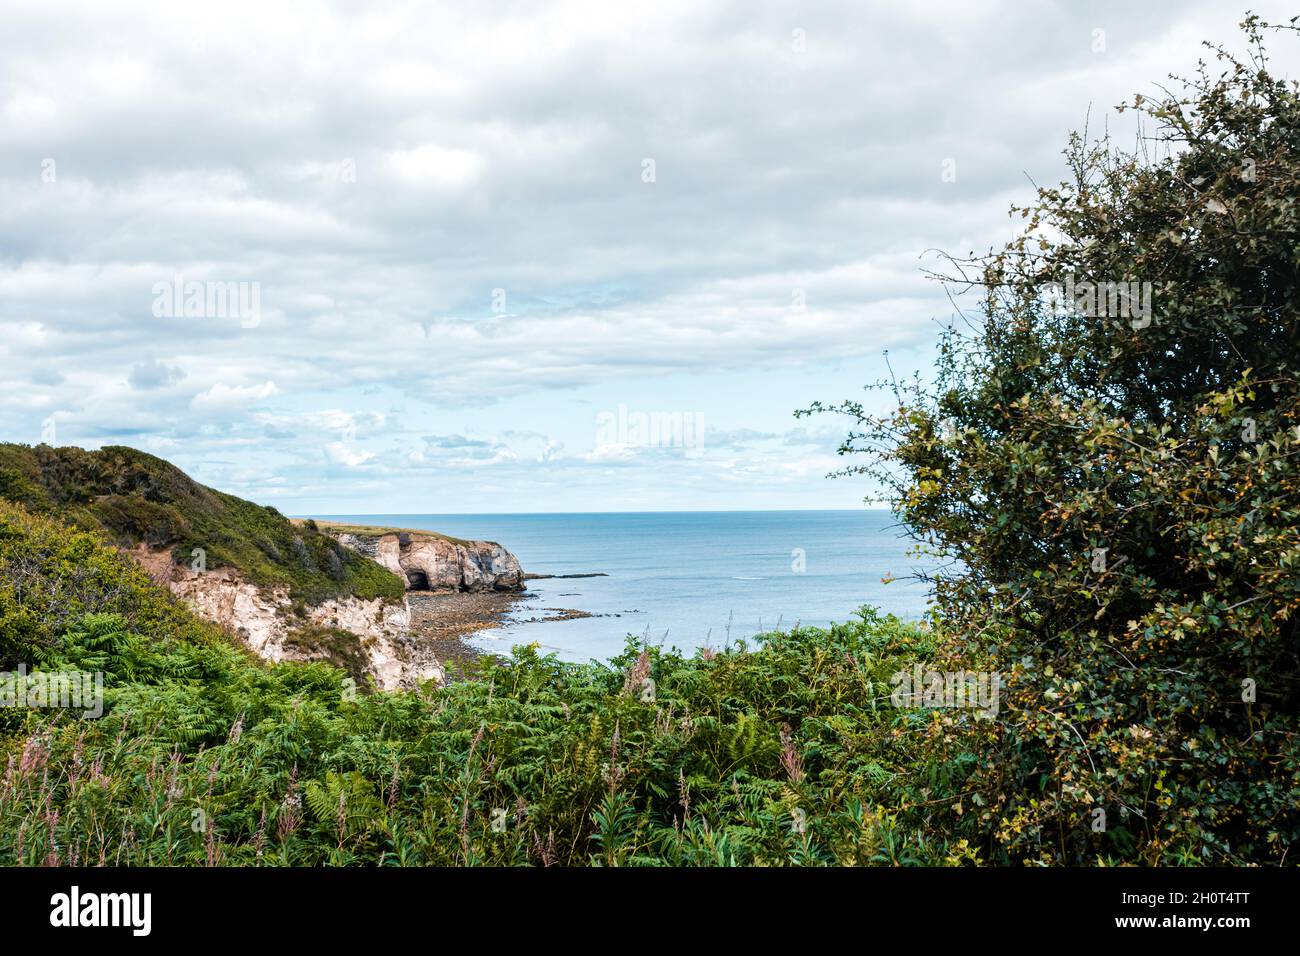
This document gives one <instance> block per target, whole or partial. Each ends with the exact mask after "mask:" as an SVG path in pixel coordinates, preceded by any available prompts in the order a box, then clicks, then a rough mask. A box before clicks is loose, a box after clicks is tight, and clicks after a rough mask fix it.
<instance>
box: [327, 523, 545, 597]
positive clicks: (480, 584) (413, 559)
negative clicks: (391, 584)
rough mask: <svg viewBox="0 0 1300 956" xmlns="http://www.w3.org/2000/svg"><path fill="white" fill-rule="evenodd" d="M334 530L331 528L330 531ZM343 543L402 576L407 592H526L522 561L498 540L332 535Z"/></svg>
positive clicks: (405, 534) (392, 534)
mask: <svg viewBox="0 0 1300 956" xmlns="http://www.w3.org/2000/svg"><path fill="white" fill-rule="evenodd" d="M324 530H326V531H329V529H328V528H326V529H324ZM330 533H331V534H333V535H334V536H335V537H336V538H337V539H338V541H339V543H340V544H342V545H345V546H346V547H349V548H352V549H353V550H354V551H357V552H359V553H360V554H364V555H366V557H368V558H371V559H373V560H374V561H376V562H378V563H379V564H381V565H383V566H384V567H385V568H387V569H388V570H389V571H392V572H393V573H394V574H396V575H398V576H400V577H401V578H402V579H403V580H404V581H405V582H406V587H407V590H418V591H522V590H523V589H524V572H523V569H522V568H520V566H519V559H518V558H516V557H515V556H514V555H513V554H511V553H510V552H509V551H507V550H506V549H505V548H503V547H502V546H501V545H499V544H497V543H496V542H495V541H467V542H465V543H463V544H462V543H459V542H456V541H451V540H449V539H447V538H440V537H437V536H435V535H422V534H420V533H419V532H402V533H397V532H390V533H387V534H380V535H366V534H356V533H353V532H346V531H339V532H335V531H330Z"/></svg>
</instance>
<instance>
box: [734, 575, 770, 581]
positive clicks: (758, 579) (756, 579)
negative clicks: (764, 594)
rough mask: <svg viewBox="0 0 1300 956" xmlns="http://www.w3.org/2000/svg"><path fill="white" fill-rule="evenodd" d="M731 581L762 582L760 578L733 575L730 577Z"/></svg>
mask: <svg viewBox="0 0 1300 956" xmlns="http://www.w3.org/2000/svg"><path fill="white" fill-rule="evenodd" d="M731 580H733V581H761V580H763V579H762V578H747V577H745V576H744V575H743V574H733V575H732V576H731Z"/></svg>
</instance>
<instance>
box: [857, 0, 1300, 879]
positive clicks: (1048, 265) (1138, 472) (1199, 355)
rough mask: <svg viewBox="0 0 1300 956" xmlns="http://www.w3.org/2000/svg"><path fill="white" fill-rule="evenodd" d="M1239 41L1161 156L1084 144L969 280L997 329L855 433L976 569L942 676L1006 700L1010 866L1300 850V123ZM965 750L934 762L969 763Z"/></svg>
mask: <svg viewBox="0 0 1300 956" xmlns="http://www.w3.org/2000/svg"><path fill="white" fill-rule="evenodd" d="M1245 27H1246V31H1247V36H1248V38H1249V40H1250V43H1251V47H1252V51H1251V58H1250V59H1249V61H1247V62H1242V61H1239V60H1236V59H1234V58H1232V57H1231V56H1229V55H1228V54H1227V53H1225V52H1223V51H1219V52H1218V58H1219V63H1220V65H1221V66H1222V72H1221V73H1218V74H1211V72H1210V70H1209V68H1208V67H1204V66H1203V67H1202V69H1201V72H1200V74H1199V76H1198V77H1197V78H1196V79H1194V80H1192V81H1190V82H1189V83H1188V84H1187V88H1186V90H1185V91H1184V92H1182V93H1180V94H1170V95H1167V96H1163V97H1161V98H1160V99H1159V100H1157V101H1154V102H1153V101H1149V100H1145V99H1143V98H1142V97H1138V98H1137V100H1136V101H1135V103H1134V105H1133V108H1135V109H1137V110H1139V111H1141V112H1142V113H1144V114H1145V115H1146V117H1147V118H1148V119H1149V120H1150V121H1153V122H1154V123H1155V125H1156V135H1155V136H1154V137H1153V138H1152V139H1150V140H1148V141H1147V142H1148V143H1150V142H1152V141H1153V142H1154V143H1155V144H1156V146H1155V147H1154V148H1152V147H1150V146H1148V147H1147V148H1145V149H1144V150H1143V151H1142V152H1141V153H1139V154H1129V153H1125V152H1123V151H1120V150H1118V149H1116V148H1114V147H1113V146H1112V145H1111V144H1110V143H1108V142H1105V141H1103V142H1101V143H1086V142H1084V141H1083V140H1082V139H1080V138H1075V139H1074V141H1073V143H1072V147H1071V149H1070V151H1069V154H1068V155H1069V159H1070V162H1071V168H1072V171H1073V179H1072V181H1070V182H1068V183H1064V184H1062V185H1060V186H1058V187H1055V188H1046V189H1041V190H1039V193H1038V201H1037V203H1036V204H1035V205H1034V206H1032V207H1031V208H1028V209H1024V210H1020V214H1021V215H1022V216H1023V217H1024V218H1025V220H1026V229H1025V232H1024V233H1023V234H1022V235H1021V236H1020V237H1019V238H1018V239H1017V240H1016V241H1015V242H1013V243H1012V244H1011V245H1010V246H1009V247H1007V248H1006V249H1005V250H1003V251H1002V252H1000V253H999V254H997V255H994V256H992V257H991V258H989V259H985V260H980V261H976V262H955V263H953V272H954V274H953V275H950V276H949V277H948V278H949V279H950V281H957V282H966V283H968V285H969V286H973V287H976V288H978V289H980V290H982V293H983V294H982V308H981V312H982V315H981V317H980V318H981V321H979V322H974V323H970V326H969V331H968V332H963V331H958V330H955V329H954V330H952V331H951V332H950V334H949V335H948V336H947V338H946V341H945V343H944V348H943V351H942V356H941V360H940V367H939V375H938V378H937V380H936V382H935V383H934V384H933V385H926V384H924V383H921V382H919V381H918V382H913V383H911V384H908V385H905V386H898V387H897V388H896V391H895V392H894V394H895V395H896V396H897V405H896V408H895V409H894V410H893V411H892V412H890V413H888V414H886V415H884V416H883V417H874V416H871V415H869V414H867V413H866V412H865V411H864V408H863V406H862V405H861V404H858V403H848V404H847V405H845V406H842V409H843V410H844V411H847V412H849V413H850V414H851V415H853V416H854V417H855V418H856V420H857V423H858V427H856V428H855V429H854V431H853V433H852V435H851V436H850V438H849V439H848V441H847V442H846V443H845V446H844V448H843V451H844V452H846V453H858V452H864V451H865V452H867V453H869V454H870V455H871V456H872V461H871V463H870V464H865V465H860V466H852V467H851V468H850V469H849V471H850V472H866V473H869V474H871V475H873V476H875V477H876V478H877V479H878V480H879V481H880V482H882V483H883V484H884V485H885V487H887V488H888V489H889V492H890V495H889V496H890V497H891V498H892V500H894V501H895V502H896V504H897V506H898V508H899V509H900V512H901V514H902V516H903V517H904V518H905V520H906V522H907V523H908V525H909V526H910V527H911V528H912V529H914V531H915V532H916V534H917V536H918V537H919V538H920V539H921V540H922V541H923V542H924V543H925V544H926V545H927V546H933V547H934V548H935V549H936V550H937V551H939V552H940V553H942V554H944V555H946V556H948V557H950V558H954V559H956V561H955V562H954V565H953V566H954V567H955V568H956V569H957V570H955V571H953V572H952V573H950V574H948V575H945V576H943V577H942V578H941V579H940V580H939V581H938V582H937V598H938V617H939V620H941V621H942V627H943V632H944V634H945V635H946V640H945V642H944V644H943V646H942V647H941V648H940V649H939V652H938V653H939V656H940V658H941V659H946V660H948V661H950V662H951V663H950V665H949V666H956V665H957V664H962V665H964V666H966V667H968V668H969V667H975V668H983V669H988V670H998V671H1000V672H1001V673H1002V674H1003V680H1004V683H1005V686H1006V691H1005V697H1006V703H1007V706H1006V709H1005V714H1004V715H1003V717H1002V718H1001V719H999V720H998V721H994V722H988V723H986V724H983V725H981V726H979V727H978V728H976V735H977V738H978V739H977V742H976V744H975V746H976V747H977V749H978V751H979V753H980V754H981V760H980V762H979V764H978V766H977V767H976V768H975V769H974V771H973V772H972V774H971V776H970V778H969V779H968V780H967V781H966V784H965V785H966V786H967V787H968V788H970V789H971V790H972V791H973V792H974V793H977V794H979V796H980V797H981V803H982V805H983V806H984V807H985V808H986V809H983V810H982V811H981V812H980V814H979V816H980V820H981V822H982V825H983V827H984V828H985V829H986V830H987V831H988V832H989V833H991V839H990V840H989V845H987V846H986V847H985V848H984V849H985V852H987V853H988V854H989V857H990V858H991V859H999V860H1008V861H1025V862H1042V863H1081V862H1092V861H1095V860H1098V859H1109V858H1117V859H1124V860H1132V861H1138V862H1145V863H1152V864H1154V863H1242V862H1268V861H1272V862H1277V861H1280V860H1282V859H1283V858H1284V857H1285V856H1286V853H1287V850H1288V848H1289V846H1290V845H1291V843H1292V841H1293V840H1294V839H1295V838H1296V836H1297V835H1300V733H1298V731H1300V723H1298V720H1297V718H1298V716H1300V654H1298V653H1297V652H1298V650H1300V632H1298V631H1297V616H1298V615H1300V524H1298V522H1297V518H1298V517H1300V378H1298V376H1300V369H1298V368H1297V363H1298V362H1300V348H1298V347H1297V346H1298V345H1300V321H1298V319H1300V301H1298V300H1297V297H1298V296H1300V256H1298V255H1297V245H1296V236H1297V235H1300V221H1298V217H1300V208H1298V207H1297V204H1296V197H1297V195H1300V97H1298V96H1297V88H1296V86H1295V84H1292V83H1287V82H1284V81H1282V80H1279V79H1277V78H1275V77H1274V76H1272V75H1271V74H1270V73H1269V71H1268V66H1267V61H1266V59H1265V56H1264V51H1263V47H1262V43H1261V33H1262V31H1263V29H1264V28H1263V25H1262V24H1260V23H1259V22H1258V21H1257V20H1255V19H1253V18H1252V19H1250V20H1248V21H1247V22H1246V24H1245ZM1152 154H1155V156H1153V155H1152ZM1087 283H1091V285H1086V284H1087ZM1107 283H1123V284H1124V285H1123V286H1122V287H1117V286H1111V287H1109V288H1108V287H1107ZM1142 283H1148V285H1147V286H1146V287H1145V288H1144V287H1143V286H1142ZM1113 288H1119V289H1120V290H1121V292H1122V293H1124V294H1120V295H1118V296H1110V295H1109V294H1106V295H1101V294H1099V295H1098V296H1097V297H1096V298H1095V300H1093V299H1091V298H1090V297H1089V293H1090V292H1091V291H1098V292H1100V291H1102V290H1105V291H1106V292H1107V293H1109V290H1110V289H1113ZM1063 290H1064V291H1065V293H1066V294H1065V296H1064V299H1065V301H1064V303H1062V291H1063ZM1071 290H1072V291H1071ZM1148 296H1149V298H1148ZM1146 303H1149V304H1150V305H1151V309H1150V310H1149V311H1147V310H1146V309H1145V308H1144V305H1145V304H1146ZM1062 306H1064V307H1062ZM942 729H943V731H944V733H942V734H939V735H936V736H934V737H932V738H927V740H926V745H927V752H928V753H929V754H930V756H929V758H927V759H942V758H943V755H944V754H946V753H950V752H951V753H961V752H966V751H967V750H969V748H971V746H972V739H971V728H970V727H969V726H966V725H957V724H954V725H952V726H948V725H942ZM946 826H947V828H948V829H949V830H950V831H951V830H952V829H953V828H958V829H959V828H960V826H961V821H958V820H955V819H954V820H952V821H949V823H948V824H947V825H946Z"/></svg>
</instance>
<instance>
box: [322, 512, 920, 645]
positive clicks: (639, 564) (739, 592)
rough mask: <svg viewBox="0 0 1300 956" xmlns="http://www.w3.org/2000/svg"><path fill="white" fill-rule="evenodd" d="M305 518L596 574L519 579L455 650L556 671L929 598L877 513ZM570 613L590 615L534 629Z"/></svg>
mask: <svg viewBox="0 0 1300 956" xmlns="http://www.w3.org/2000/svg"><path fill="white" fill-rule="evenodd" d="M315 517H317V518H321V519H324V520H331V521H341V522H346V523H354V524H370V525H383V526H392V527H405V528H411V529H413V530H422V531H436V532H440V533H442V534H446V535H450V536H452V537H457V538H466V539H479V540H488V541H495V542H497V543H498V544H501V545H503V546H504V547H506V548H508V549H509V550H510V551H512V552H513V553H514V554H515V556H516V557H518V558H519V562H520V564H521V565H522V567H523V569H524V571H526V572H528V573H531V574H555V575H566V574H602V575H607V576H605V577H588V578H546V579H540V580H531V581H529V582H528V590H529V593H530V597H529V598H528V599H527V600H525V601H522V602H520V603H519V604H518V605H516V606H515V608H514V609H513V610H512V611H511V613H510V614H509V616H508V617H507V619H506V622H505V623H504V625H503V626H500V627H495V628H490V629H486V630H483V631H480V632H478V633H476V634H474V635H473V636H471V637H468V638H466V640H467V641H468V642H469V643H471V644H472V645H474V646H475V647H478V648H480V649H482V650H486V651H492V652H497V653H505V652H508V651H509V650H510V648H511V647H512V646H514V645H517V644H530V643H534V642H536V643H537V644H538V645H540V647H541V649H542V650H543V651H545V652H551V653H555V654H556V655H557V656H558V657H560V658H561V659H564V660H582V661H585V660H589V659H593V658H594V659H599V660H604V659H607V658H609V657H611V656H613V655H615V654H618V653H619V652H620V651H622V649H623V647H624V645H625V643H626V641H627V638H628V637H629V636H634V637H636V638H638V639H639V640H644V641H649V642H650V643H652V644H660V645H663V646H665V647H677V648H680V649H682V650H684V651H688V652H689V651H694V650H695V649H697V648H699V647H703V646H713V647H721V646H723V645H724V644H727V643H729V642H734V641H736V640H742V639H749V638H752V637H753V636H754V635H755V634H759V633H762V632H763V631H769V630H773V629H775V628H777V627H782V628H788V627H790V626H792V625H794V624H796V623H799V624H803V625H811V626H817V627H826V626H828V625H830V624H831V623H834V622H837V621H846V620H850V619H851V618H852V617H853V615H854V613H855V612H856V611H857V610H858V609H859V608H861V607H862V606H864V605H867V606H872V607H878V608H880V609H881V610H882V611H884V612H886V613H891V614H896V615H898V616H899V617H901V618H904V619H916V618H919V617H920V616H921V615H922V614H924V613H925V610H926V607H927V605H928V599H929V588H928V586H926V585H924V584H922V583H920V582H918V581H916V580H913V579H912V578H911V575H913V574H914V573H915V572H916V571H918V570H923V569H928V568H930V567H931V565H929V564H927V563H926V562H924V561H922V560H921V559H920V558H919V557H918V556H915V555H912V554H911V553H910V550H911V548H912V547H913V543H912V542H911V541H910V539H908V538H907V537H906V536H905V534H904V529H903V528H902V526H901V524H900V523H899V521H898V519H897V517H896V516H895V515H894V514H893V513H892V512H890V511H888V510H884V509H867V508H862V509H854V510H829V509H817V510H801V511H639V512H547V513H531V514H530V513H518V514H499V513H498V514H331V515H325V514H320V515H315ZM886 582H888V583H886ZM569 609H571V610H577V611H582V612H585V613H588V614H591V615H593V616H591V617H583V618H575V619H569V620H552V621H547V620H541V618H545V617H547V616H548V615H553V614H554V612H555V611H558V610H569Z"/></svg>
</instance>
